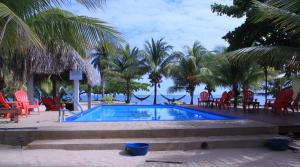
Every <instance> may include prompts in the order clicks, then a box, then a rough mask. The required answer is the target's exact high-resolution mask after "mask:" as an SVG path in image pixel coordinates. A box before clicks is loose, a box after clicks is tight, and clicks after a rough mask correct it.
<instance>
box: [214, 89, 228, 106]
mask: <svg viewBox="0 0 300 167" xmlns="http://www.w3.org/2000/svg"><path fill="white" fill-rule="evenodd" d="M232 95H233V93H232V92H231V91H229V92H226V91H224V92H223V93H222V96H221V98H216V99H214V100H215V106H216V107H218V108H220V109H222V108H226V107H227V109H229V107H230V99H231V98H232Z"/></svg>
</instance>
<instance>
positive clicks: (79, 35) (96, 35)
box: [0, 0, 120, 80]
mask: <svg viewBox="0 0 300 167" xmlns="http://www.w3.org/2000/svg"><path fill="white" fill-rule="evenodd" d="M76 2H78V3H79V4H81V5H83V6H85V7H87V8H88V9H96V8H99V7H101V6H102V4H103V2H104V1H103V0H85V1H82V0H76ZM68 4H70V1H63V0H39V1H32V0H14V1H8V0H0V50H1V53H2V54H1V57H2V58H3V59H4V61H5V62H13V61H14V60H18V63H17V64H19V65H20V66H22V68H25V67H24V64H26V62H27V61H28V60H29V59H30V58H32V56H34V55H31V54H30V53H31V51H32V50H37V49H38V50H41V53H44V52H45V53H47V52H51V53H56V54H61V53H62V52H63V51H64V48H66V47H68V48H73V49H74V50H75V51H77V52H79V53H80V54H81V55H84V53H85V50H86V49H91V48H92V47H93V46H94V45H95V44H96V43H97V41H99V40H100V39H103V38H120V35H119V33H118V32H117V31H115V30H114V29H113V28H112V27H110V26H108V25H107V24H106V23H105V22H103V21H100V20H98V19H95V18H91V17H86V16H77V15H75V14H73V13H71V12H69V11H67V10H64V9H61V8H59V7H62V6H64V5H68ZM7 64H9V63H7ZM15 67H16V66H9V67H8V68H10V69H11V70H13V71H14V68H15ZM23 71H24V72H27V71H26V70H23ZM0 80H3V78H0Z"/></svg>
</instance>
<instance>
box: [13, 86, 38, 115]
mask: <svg viewBox="0 0 300 167" xmlns="http://www.w3.org/2000/svg"><path fill="white" fill-rule="evenodd" d="M15 98H16V100H17V101H18V102H20V103H21V104H22V109H24V110H25V114H26V117H28V114H29V112H30V111H31V110H33V109H35V108H37V110H38V113H40V106H39V102H38V101H37V100H32V101H29V100H28V96H27V93H26V92H25V91H23V90H18V91H16V92H15Z"/></svg>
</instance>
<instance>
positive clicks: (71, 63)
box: [29, 47, 101, 86]
mask: <svg viewBox="0 0 300 167" xmlns="http://www.w3.org/2000/svg"><path fill="white" fill-rule="evenodd" d="M29 55H30V62H31V63H30V68H29V72H30V73H31V74H49V75H51V74H54V75H59V74H61V73H63V72H67V71H71V70H81V71H82V72H83V73H84V74H85V75H86V78H87V82H88V84H89V85H91V86H96V85H100V82H101V79H100V74H99V72H98V71H97V70H96V69H95V68H94V67H93V66H92V64H91V63H90V61H89V60H85V59H83V58H82V57H81V56H80V55H79V54H78V53H77V52H76V51H75V50H74V49H72V48H68V47H65V48H64V49H63V50H62V51H60V52H59V54H57V53H50V52H46V51H43V50H41V49H34V50H32V51H31V52H30V54H29Z"/></svg>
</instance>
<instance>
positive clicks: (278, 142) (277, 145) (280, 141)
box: [266, 138, 290, 151]
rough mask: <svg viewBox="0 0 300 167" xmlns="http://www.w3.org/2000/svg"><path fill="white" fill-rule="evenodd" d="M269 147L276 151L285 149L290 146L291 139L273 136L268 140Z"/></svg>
mask: <svg viewBox="0 0 300 167" xmlns="http://www.w3.org/2000/svg"><path fill="white" fill-rule="evenodd" d="M266 144H267V146H268V148H270V149H271V150H275V151H285V150H287V149H288V148H289V144H290V139H287V138H272V139H268V140H267V142H266Z"/></svg>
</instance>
